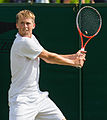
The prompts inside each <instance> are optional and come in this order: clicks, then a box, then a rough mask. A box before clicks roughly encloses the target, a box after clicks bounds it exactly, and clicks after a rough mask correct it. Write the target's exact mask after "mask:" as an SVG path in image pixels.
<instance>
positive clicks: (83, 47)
mask: <svg viewBox="0 0 107 120" xmlns="http://www.w3.org/2000/svg"><path fill="white" fill-rule="evenodd" d="M85 8H91V9H93V10H94V11H95V12H96V13H97V14H98V16H99V18H100V26H99V28H98V30H97V32H96V33H95V34H94V35H92V36H87V35H85V34H83V33H82V32H81V30H80V28H79V24H78V17H79V14H80V12H81V11H82V10H83V9H85ZM76 25H77V29H78V32H79V34H80V38H81V50H82V51H84V50H85V47H86V45H87V43H88V42H89V41H90V40H91V39H92V38H93V37H95V36H96V35H97V34H98V33H99V31H100V29H101V26H102V18H101V15H100V13H99V12H98V11H97V10H96V9H95V8H94V7H91V6H84V7H82V8H81V9H80V10H79V12H78V13H77V17H76ZM83 37H85V38H88V40H87V41H86V42H85V44H83Z"/></svg>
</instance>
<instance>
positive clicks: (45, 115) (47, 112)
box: [35, 97, 65, 120]
mask: <svg viewBox="0 0 107 120" xmlns="http://www.w3.org/2000/svg"><path fill="white" fill-rule="evenodd" d="M39 108H40V109H39V114H38V115H37V116H36V119H35V120H62V119H64V118H65V117H64V115H63V114H62V112H61V111H60V109H59V108H58V107H57V106H56V104H55V103H54V102H53V101H52V100H51V99H50V98H48V97H47V98H46V99H45V100H44V101H43V102H41V104H40V105H39Z"/></svg>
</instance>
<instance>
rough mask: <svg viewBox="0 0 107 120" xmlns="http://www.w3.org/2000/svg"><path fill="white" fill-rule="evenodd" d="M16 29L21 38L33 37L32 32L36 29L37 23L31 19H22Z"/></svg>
mask: <svg viewBox="0 0 107 120" xmlns="http://www.w3.org/2000/svg"><path fill="white" fill-rule="evenodd" d="M16 27H17V29H18V31H19V34H20V35H21V36H23V37H31V36H32V30H33V29H34V28H35V23H34V22H33V20H32V19H30V18H20V19H19V20H18V23H17V24H16Z"/></svg>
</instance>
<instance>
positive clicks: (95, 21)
mask: <svg viewBox="0 0 107 120" xmlns="http://www.w3.org/2000/svg"><path fill="white" fill-rule="evenodd" d="M76 25H77V29H78V32H79V34H80V38H81V50H83V51H84V50H85V47H86V45H87V43H88V42H89V41H90V40H91V39H92V38H93V37H95V36H96V35H97V34H98V33H99V31H100V29H101V26H102V18H101V15H100V13H99V12H98V11H97V10H96V9H95V8H93V7H91V6H85V7H82V8H81V9H80V10H79V12H78V13H77V17H76ZM83 37H85V38H88V39H87V40H86V41H83Z"/></svg>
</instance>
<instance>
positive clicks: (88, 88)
mask: <svg viewBox="0 0 107 120" xmlns="http://www.w3.org/2000/svg"><path fill="white" fill-rule="evenodd" d="M90 5H91V4H90ZM92 6H94V7H95V8H97V9H98V11H99V12H100V13H101V16H102V19H103V25H102V29H101V31H100V33H99V34H98V35H97V36H96V37H95V38H94V39H92V40H91V41H90V43H89V44H88V46H87V48H86V50H87V51H88V52H87V57H86V59H87V61H86V62H85V65H84V67H83V69H82V70H80V69H77V68H73V67H69V66H59V65H50V64H46V63H45V62H43V61H41V65H40V67H41V75H40V88H41V90H42V91H45V90H46V91H49V93H50V94H49V96H50V98H51V99H52V100H53V101H54V102H55V103H56V104H57V106H58V107H59V108H60V109H61V110H62V112H63V113H64V115H65V116H66V118H67V119H68V120H80V119H81V116H82V119H84V120H100V119H103V120H107V116H106V113H107V102H106V101H107V88H106V84H107V82H106V80H107V77H106V74H107V54H106V43H107V42H106V36H107V34H106V28H107V16H106V14H107V13H106V12H107V4H94V5H92ZM22 9H29V10H31V11H33V12H34V13H35V14H36V28H35V30H34V31H33V32H34V34H35V35H36V36H37V38H38V40H39V42H40V43H41V45H42V46H43V47H44V48H45V49H47V50H48V51H51V52H56V53H59V54H71V53H76V52H77V51H78V50H79V49H80V44H79V39H80V38H79V35H78V31H77V28H76V23H75V19H76V14H77V11H78V5H75V4H68V5H66V4H32V5H31V4H1V5H0V28H1V29H0V63H1V65H0V66H1V69H0V72H1V74H0V76H1V78H0V80H1V84H0V108H1V109H0V119H1V120H8V89H9V85H10V79H11V73H10V64H9V62H10V58H9V56H10V48H11V45H12V42H13V40H14V38H15V34H16V33H17V30H16V28H15V16H16V14H17V13H18V12H19V11H20V10H22ZM80 90H81V91H82V94H80V92H81V91H80ZM80 95H81V96H80ZM80 100H81V101H80ZM80 110H81V111H80Z"/></svg>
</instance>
